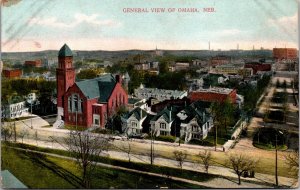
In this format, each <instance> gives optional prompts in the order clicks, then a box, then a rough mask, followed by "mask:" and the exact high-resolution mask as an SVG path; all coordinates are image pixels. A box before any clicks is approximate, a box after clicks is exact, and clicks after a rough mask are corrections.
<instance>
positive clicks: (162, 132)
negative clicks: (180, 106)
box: [160, 131, 168, 135]
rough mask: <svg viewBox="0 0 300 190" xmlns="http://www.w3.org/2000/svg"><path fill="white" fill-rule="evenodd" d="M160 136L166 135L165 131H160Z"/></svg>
mask: <svg viewBox="0 0 300 190" xmlns="http://www.w3.org/2000/svg"><path fill="white" fill-rule="evenodd" d="M160 135H168V133H167V131H160Z"/></svg>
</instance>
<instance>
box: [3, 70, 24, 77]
mask: <svg viewBox="0 0 300 190" xmlns="http://www.w3.org/2000/svg"><path fill="white" fill-rule="evenodd" d="M3 76H4V77H5V78H9V79H11V78H18V77H21V76H22V70H21V69H3Z"/></svg>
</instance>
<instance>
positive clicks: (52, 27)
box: [1, 0, 298, 52]
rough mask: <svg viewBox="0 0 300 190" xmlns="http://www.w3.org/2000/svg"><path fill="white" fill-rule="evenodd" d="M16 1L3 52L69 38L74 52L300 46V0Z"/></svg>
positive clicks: (8, 11)
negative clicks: (160, 10) (155, 9)
mask: <svg viewBox="0 0 300 190" xmlns="http://www.w3.org/2000/svg"><path fill="white" fill-rule="evenodd" d="M9 1H12V2H13V3H11V4H9V6H8V5H7V6H5V5H4V6H2V7H1V8H2V24H1V25H2V27H1V30H2V31H1V34H2V40H1V42H2V44H1V47H2V51H3V52H20V51H42V50H59V49H60V47H62V46H63V44H65V43H66V44H68V45H69V47H70V48H71V49H72V50H128V49H142V50H151V49H155V48H156V47H157V48H158V49H170V50H203V49H209V43H210V49H214V50H217V49H222V50H228V49H237V46H238V47H239V49H245V50H246V49H253V48H254V49H260V48H261V47H263V48H265V49H272V48H274V47H293V48H298V4H297V0H168V1H167V0H9ZM127 8H131V9H132V8H140V9H143V10H147V11H148V12H143V13H136V12H131V13H129V12H126V10H127ZM151 8H152V9H153V8H164V10H165V12H160V13H157V12H152V11H151ZM184 8H190V9H189V10H191V9H192V8H193V9H194V10H195V9H197V11H198V12H182V10H184ZM205 8H213V9H214V12H205V11H204V9H205ZM206 10H207V9H206ZM169 11H170V12H169Z"/></svg>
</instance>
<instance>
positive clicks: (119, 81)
mask: <svg viewBox="0 0 300 190" xmlns="http://www.w3.org/2000/svg"><path fill="white" fill-rule="evenodd" d="M116 81H117V83H120V84H122V77H121V75H119V74H118V75H116Z"/></svg>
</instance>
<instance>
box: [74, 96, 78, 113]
mask: <svg viewBox="0 0 300 190" xmlns="http://www.w3.org/2000/svg"><path fill="white" fill-rule="evenodd" d="M74 109H75V111H78V96H77V95H76V94H74Z"/></svg>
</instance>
